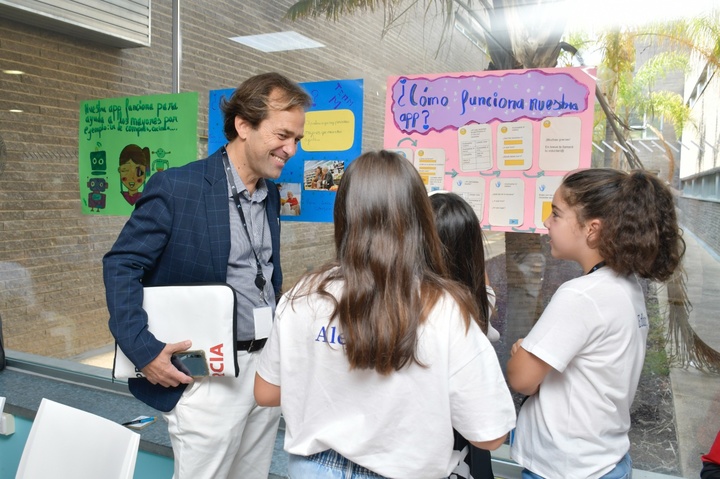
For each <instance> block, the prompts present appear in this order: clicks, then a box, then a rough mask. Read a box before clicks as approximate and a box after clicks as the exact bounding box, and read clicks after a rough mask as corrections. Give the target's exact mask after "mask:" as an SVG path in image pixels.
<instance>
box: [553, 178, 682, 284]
mask: <svg viewBox="0 0 720 479" xmlns="http://www.w3.org/2000/svg"><path fill="white" fill-rule="evenodd" d="M560 191H561V195H562V197H563V199H564V200H565V202H566V203H567V204H568V205H569V206H571V207H574V208H575V211H576V213H577V219H578V222H579V223H580V224H581V225H583V224H585V222H586V221H589V220H592V219H600V220H601V227H600V234H599V235H598V236H597V238H595V239H594V240H593V243H592V244H591V245H590V246H592V247H595V248H597V249H598V252H599V253H600V256H602V258H603V259H604V260H605V263H606V264H607V266H609V267H611V268H612V269H613V270H615V271H617V272H618V273H620V274H625V275H627V274H631V273H635V274H637V275H638V276H640V277H642V278H647V279H652V280H655V281H667V280H668V279H669V278H670V277H671V276H672V274H673V272H674V271H675V269H676V268H677V266H678V265H679V264H680V260H681V258H682V256H683V254H684V253H685V241H684V240H683V238H682V230H681V229H680V227H679V226H678V221H677V215H676V213H675V202H674V201H673V194H672V191H670V188H668V187H667V185H665V184H664V183H663V182H661V181H660V179H658V178H657V177H656V176H655V175H653V174H651V173H648V172H647V171H644V170H633V171H631V172H629V173H628V172H624V171H620V170H615V169H611V168H592V169H588V170H581V171H577V172H574V173H570V174H569V175H567V176H566V177H565V178H564V179H563V183H562V186H561V187H560Z"/></svg>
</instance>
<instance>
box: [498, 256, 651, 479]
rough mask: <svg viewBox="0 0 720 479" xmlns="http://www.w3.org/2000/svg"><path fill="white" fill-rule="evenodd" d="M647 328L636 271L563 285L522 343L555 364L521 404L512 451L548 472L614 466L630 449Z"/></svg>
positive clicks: (590, 472) (581, 473) (585, 473)
mask: <svg viewBox="0 0 720 479" xmlns="http://www.w3.org/2000/svg"><path fill="white" fill-rule="evenodd" d="M647 334H648V319H647V312H646V309H645V300H644V297H643V292H642V288H641V287H640V284H639V283H638V281H637V279H636V278H635V277H634V276H630V277H621V276H618V275H617V274H616V273H615V272H614V271H613V270H612V269H610V268H607V267H605V268H601V269H599V270H597V271H595V272H594V273H592V274H589V275H585V276H581V277H579V278H576V279H573V280H571V281H568V282H567V283H565V284H563V285H562V286H560V288H559V289H558V290H557V292H556V293H555V295H554V296H553V298H552V300H551V301H550V304H549V305H548V306H547V308H546V309H545V311H544V312H543V314H542V316H541V317H540V319H539V320H538V322H537V324H536V325H535V326H534V327H533V328H532V330H531V331H530V333H529V334H528V335H527V337H526V338H525V339H524V340H523V343H522V347H523V348H524V349H525V350H527V351H529V352H531V353H532V354H534V355H535V356H537V357H538V358H540V359H542V360H543V361H545V362H546V363H548V364H549V365H550V366H552V367H553V369H552V370H550V372H549V373H548V375H547V376H546V377H545V379H544V380H543V382H542V384H541V385H540V390H539V392H538V393H537V394H535V395H533V396H531V397H530V398H528V400H527V401H526V402H525V404H524V405H523V406H522V408H521V409H520V414H519V417H518V424H517V428H516V430H515V436H514V441H513V444H512V447H511V454H512V457H513V459H515V460H516V461H517V462H518V463H519V464H520V465H522V466H523V467H525V468H527V469H529V470H531V471H532V472H534V473H536V474H539V475H541V476H543V477H547V478H559V477H562V478H567V479H573V478H582V479H587V478H589V479H592V478H597V477H600V476H602V475H603V474H606V473H607V472H609V471H610V470H612V469H613V467H615V465H616V464H617V463H618V462H619V461H620V459H621V458H622V457H623V456H624V455H625V454H626V453H627V452H628V450H629V449H630V440H629V438H628V430H629V429H630V406H631V405H632V401H633V398H634V397H635V390H636V389H637V384H638V381H639V379H640V372H641V370H642V366H643V361H644V359H645V340H646V339H647Z"/></svg>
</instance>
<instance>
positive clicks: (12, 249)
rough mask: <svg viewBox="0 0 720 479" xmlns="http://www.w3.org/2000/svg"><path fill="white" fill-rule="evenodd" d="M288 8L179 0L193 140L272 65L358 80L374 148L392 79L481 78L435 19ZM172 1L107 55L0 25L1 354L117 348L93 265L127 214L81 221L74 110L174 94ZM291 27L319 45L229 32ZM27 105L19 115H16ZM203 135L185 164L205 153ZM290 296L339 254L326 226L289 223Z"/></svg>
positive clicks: (467, 47) (476, 60)
mask: <svg viewBox="0 0 720 479" xmlns="http://www.w3.org/2000/svg"><path fill="white" fill-rule="evenodd" d="M291 3H292V2H291V1H290V0H282V1H273V2H250V1H233V2H230V1H216V2H203V1H199V0H196V1H186V2H181V6H182V10H181V22H182V48H183V61H182V73H181V78H180V90H181V91H197V92H199V96H200V105H199V108H200V112H199V125H198V129H199V131H198V135H199V137H200V138H201V139H202V138H205V139H206V138H207V101H208V91H209V90H214V89H220V88H231V87H235V86H237V85H238V84H239V83H240V82H241V81H242V80H244V79H245V78H247V77H249V76H252V75H254V74H256V73H261V72H264V71H270V70H276V71H279V72H281V73H284V74H286V75H288V76H289V77H291V78H293V79H295V80H297V81H316V80H328V79H351V78H362V79H363V80H364V86H365V100H364V125H363V147H364V148H363V149H365V150H367V149H376V148H380V147H382V133H383V121H384V101H385V90H384V88H385V80H386V78H387V76H389V75H397V74H416V73H439V72H456V71H477V70H482V69H483V67H484V65H485V63H486V60H485V58H484V57H483V56H482V54H481V53H480V50H478V49H477V48H476V47H475V46H473V45H472V44H470V43H469V42H468V41H467V40H465V38H464V37H462V36H460V35H459V34H454V35H453V37H452V39H451V41H450V42H449V43H447V42H446V43H444V44H441V43H440V35H441V33H442V28H443V25H442V21H443V19H442V18H440V17H435V16H434V14H433V12H431V13H430V17H429V18H425V17H424V16H423V15H424V13H423V12H422V11H418V12H417V13H414V14H412V15H410V16H407V17H404V19H403V21H401V22H399V23H398V24H397V25H396V26H395V27H394V28H392V29H390V30H389V31H388V32H387V33H386V35H385V36H384V37H383V36H382V27H383V13H382V12H374V13H373V12H370V13H366V14H361V15H357V16H353V17H348V18H346V19H343V20H341V21H339V22H328V21H326V20H325V19H312V20H303V21H300V22H297V23H291V22H289V21H287V20H283V19H282V17H283V15H284V12H285V10H286V9H287V7H288V6H289V5H290V4H291ZM171 5H172V2H171V1H170V0H156V1H154V2H153V3H152V46H151V47H148V48H134V49H124V50H121V49H115V48H109V47H104V46H101V45H98V44H93V43H92V42H88V41H85V40H80V39H76V38H73V37H70V36H65V35H61V34H58V33H54V32H50V31H45V30H42V29H40V28H37V27H34V26H28V25H21V24H15V22H11V21H8V20H6V19H3V18H0V70H4V69H18V70H22V71H24V72H26V73H25V74H24V75H21V76H11V75H5V74H2V73H0V138H2V140H4V142H5V146H6V148H7V157H6V159H5V168H4V171H3V173H2V174H0V315H2V319H3V326H4V331H5V338H6V347H8V348H10V349H15V350H20V351H26V352H30V353H37V354H43V355H47V356H53V357H62V358H65V357H72V356H75V355H79V354H81V353H83V352H85V351H88V350H93V349H96V348H100V347H102V346H105V345H107V344H109V343H111V342H112V337H111V336H110V334H109V332H108V330H107V310H106V307H105V296H104V287H103V283H102V268H101V259H102V256H103V254H104V253H105V252H106V251H107V250H108V249H109V248H110V247H111V245H112V243H113V242H114V240H115V238H116V237H117V234H118V232H119V231H120V228H121V227H122V225H123V224H124V222H125V220H126V218H123V217H108V216H89V215H82V214H81V213H80V193H79V189H78V172H77V148H78V146H77V145H78V143H77V142H78V114H79V111H78V110H79V102H80V101H83V100H88V99H96V98H111V97H118V96H132V95H150V94H158V93H169V92H170V91H171V87H172V73H171V66H172V65H171V64H172V47H171V45H172V38H171V19H172V10H171ZM285 30H295V31H297V32H299V33H302V34H304V35H307V36H309V37H311V38H312V39H314V40H316V41H319V42H321V43H323V44H325V45H326V47H325V48H320V49H312V50H297V51H291V52H281V53H271V54H263V53H260V52H256V51H254V50H251V49H249V48H247V47H244V46H242V45H239V44H236V43H234V42H231V41H230V40H228V37H233V36H239V35H248V34H256V33H269V32H278V31H285ZM10 108H22V109H23V110H24V112H23V113H11V112H9V111H8V110H9V109H10ZM205 150H206V147H205V143H204V142H203V141H200V143H199V146H198V152H194V151H193V152H187V154H188V155H191V156H192V157H197V156H205V154H206V151H205ZM282 245H283V247H282V257H283V266H284V271H285V278H286V284H285V286H286V288H287V287H289V286H291V285H292V283H294V282H295V281H296V280H297V278H298V277H299V276H300V275H301V274H302V273H304V272H305V271H306V270H308V269H311V268H313V267H315V266H317V265H319V264H321V263H323V262H325V261H326V260H328V259H330V258H332V257H333V256H334V250H333V248H334V247H333V241H332V225H331V224H307V223H292V222H285V223H284V225H283V233H282Z"/></svg>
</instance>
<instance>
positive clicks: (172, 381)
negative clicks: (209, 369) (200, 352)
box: [142, 340, 193, 388]
mask: <svg viewBox="0 0 720 479" xmlns="http://www.w3.org/2000/svg"><path fill="white" fill-rule="evenodd" d="M190 346H192V341H190V340H187V341H181V342H179V343H172V344H170V343H168V344H166V345H165V347H164V348H163V350H162V351H160V354H158V355H157V357H156V358H155V359H153V360H152V361H150V362H149V363H148V365H147V366H145V367H144V368H142V372H143V374H144V375H145V377H146V378H147V380H148V381H150V382H151V383H152V384H160V385H161V386H165V387H166V388H168V387H175V386H179V385H180V384H190V383H191V382H192V381H193V378H191V377H190V376H188V375H186V374H183V373H181V372H180V371H178V369H177V368H176V367H175V366H173V364H172V363H171V362H170V358H171V357H172V355H173V354H174V353H177V352H180V351H187V350H188V349H190Z"/></svg>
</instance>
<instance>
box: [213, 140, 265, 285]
mask: <svg viewBox="0 0 720 479" xmlns="http://www.w3.org/2000/svg"><path fill="white" fill-rule="evenodd" d="M222 155H223V163H224V165H225V171H226V172H227V177H228V181H229V182H230V189H231V190H232V197H233V200H235V206H237V210H238V213H239V214H240V223H242V226H243V229H244V230H245V234H246V235H247V238H248V242H249V243H250V249H251V250H252V252H253V255H254V256H255V266H256V267H257V271H256V273H255V286H256V287H257V289H259V290H260V292H262V291H264V289H265V284H266V283H267V281H266V280H265V276H263V273H262V267H261V266H260V259H259V258H258V255H257V253H256V252H255V247H254V246H253V242H252V237H251V236H250V230H248V227H247V221H245V213H243V209H242V205H241V204H240V194H239V193H238V190H237V187H236V186H235V180H234V179H233V172H232V167H231V166H230V160H229V159H228V154H227V150H226V149H225V147H224V146H223V147H222Z"/></svg>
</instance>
